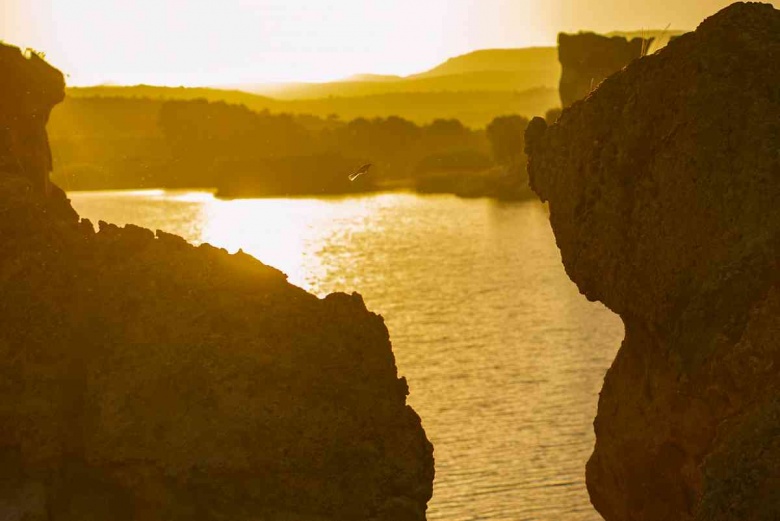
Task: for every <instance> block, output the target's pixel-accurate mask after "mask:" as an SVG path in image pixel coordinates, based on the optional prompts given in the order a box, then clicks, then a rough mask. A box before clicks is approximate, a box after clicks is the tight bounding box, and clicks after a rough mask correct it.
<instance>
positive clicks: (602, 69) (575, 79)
mask: <svg viewBox="0 0 780 521" xmlns="http://www.w3.org/2000/svg"><path fill="white" fill-rule="evenodd" d="M652 41H653V39H652V38H649V39H642V38H634V39H632V40H631V41H628V40H626V39H625V38H623V37H622V36H613V37H611V38H609V37H607V36H601V35H599V34H595V33H579V34H566V33H560V34H559V35H558V60H559V61H560V62H561V67H562V71H561V83H560V94H561V104H562V105H563V106H564V107H568V106H569V105H571V104H572V103H574V102H575V101H577V100H580V99H583V98H584V97H585V96H587V95H588V94H589V93H590V92H591V91H592V90H593V89H594V88H596V86H598V84H599V83H601V82H602V81H604V78H607V77H609V76H611V75H612V74H614V73H616V72H617V71H619V70H620V69H622V68H623V67H625V66H626V65H627V64H628V63H629V62H631V60H635V59H636V58H639V57H640V56H641V55H642V50H643V49H647V47H649V46H650V44H651V43H652Z"/></svg>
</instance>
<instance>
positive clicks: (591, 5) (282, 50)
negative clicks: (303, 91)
mask: <svg viewBox="0 0 780 521" xmlns="http://www.w3.org/2000/svg"><path fill="white" fill-rule="evenodd" d="M779 1H780V0H779ZM729 3H730V2H729V1H726V0H653V1H652V2H637V1H636V0H602V1H594V0H381V1H378V0H338V1H336V0H0V39H2V40H4V41H6V42H10V43H13V44H16V45H19V46H22V47H33V48H35V49H38V50H41V51H44V52H45V53H46V55H47V58H48V60H49V61H50V62H52V63H53V64H54V65H56V66H57V67H59V68H60V69H62V70H63V71H64V72H66V73H68V74H69V79H68V83H69V84H71V85H79V84H81V85H84V84H97V83H105V82H112V83H120V84H137V83H148V84H160V85H214V84H231V83H245V82H249V83H252V82H264V81H291V80H294V81H322V80H327V79H334V78H341V77H345V76H348V75H351V74H354V73H358V72H373V73H380V74H409V73H413V72H418V71H421V70H425V69H427V68H430V67H431V66H433V65H436V64H437V63H438V62H441V61H443V60H445V59H447V58H449V57H451V56H454V55H457V54H462V53H465V52H468V51H471V50H475V49H484V48H495V47H527V46H534V45H554V43H555V38H556V34H557V33H558V32H559V31H569V32H571V31H578V30H584V29H587V30H595V31H601V32H608V31H612V30H616V29H620V30H624V29H625V30H634V29H642V28H661V29H662V28H664V27H666V26H667V25H668V24H671V26H672V28H680V29H693V28H695V27H696V25H698V23H699V22H700V21H701V20H702V19H703V18H704V17H706V16H709V15H710V14H713V13H715V12H716V11H718V10H719V9H721V8H722V7H725V6H726V5H728V4H729ZM775 5H777V4H776V3H775Z"/></svg>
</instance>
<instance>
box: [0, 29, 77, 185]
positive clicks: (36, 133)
mask: <svg viewBox="0 0 780 521" xmlns="http://www.w3.org/2000/svg"><path fill="white" fill-rule="evenodd" d="M64 98H65V80H64V78H63V76H62V73H61V72H60V71H58V70H57V69H55V68H54V67H52V66H51V65H49V64H48V63H46V62H45V61H43V60H42V59H41V58H40V57H39V56H38V55H37V54H36V53H34V52H29V53H28V55H27V56H25V55H23V54H22V53H21V51H20V50H19V49H18V48H16V47H11V46H8V45H4V44H2V43H0V175H3V174H5V173H9V172H10V173H16V174H21V175H23V176H24V177H27V178H28V179H29V180H30V181H31V183H32V185H33V186H34V187H35V189H36V190H38V191H40V192H42V193H48V190H49V173H50V172H51V151H50V150H49V140H48V138H47V136H46V122H47V121H48V120H49V113H50V112H51V109H52V108H53V107H54V105H56V104H57V103H59V102H60V101H62V100H63V99H64Z"/></svg>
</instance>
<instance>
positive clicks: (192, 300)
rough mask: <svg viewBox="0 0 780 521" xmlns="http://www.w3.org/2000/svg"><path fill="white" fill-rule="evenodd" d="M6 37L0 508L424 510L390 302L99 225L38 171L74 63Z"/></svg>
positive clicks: (426, 469)
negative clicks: (326, 289)
mask: <svg viewBox="0 0 780 521" xmlns="http://www.w3.org/2000/svg"><path fill="white" fill-rule="evenodd" d="M9 49H10V48H7V47H2V48H0V68H2V69H3V70H2V71H0V72H1V73H0V78H1V79H0V93H2V94H3V98H2V99H3V101H2V102H0V112H2V113H0V122H2V123H3V124H4V125H5V126H4V127H3V133H2V138H3V140H4V141H3V143H2V144H3V147H4V148H0V245H1V247H0V395H1V396H2V397H3V398H2V401H0V518H2V519H3V520H7V521H17V520H18V521H21V520H26V521H35V520H47V521H70V520H72V521H88V520H94V521H108V520H111V521H121V520H127V521H130V520H139V521H140V520H143V521H153V520H160V521H163V520H165V521H175V520H194V519H197V520H214V521H216V520H227V519H230V520H234V521H238V520H260V519H262V520H269V521H277V520H278V521H281V520H285V521H292V520H300V521H310V520H318V521H330V520H333V521H336V520H339V521H341V520H354V521H363V520H366V519H372V520H387V521H390V520H393V521H396V520H402V521H405V520H409V521H412V520H414V521H420V520H424V519H425V510H426V503H427V501H428V500H429V499H430V497H431V494H432V484H433V455H432V452H433V451H432V446H431V444H430V442H429V441H428V440H427V439H426V436H425V433H424V431H423V429H422V426H421V423H420V418H419V417H418V416H417V414H416V413H415V412H414V411H413V410H412V409H411V407H409V406H408V405H406V396H407V394H408V388H407V385H406V381H405V380H404V379H403V378H400V379H399V378H398V375H397V370H396V366H395V360H394V357H393V353H392V349H391V345H390V340H389V338H388V332H387V329H386V328H385V325H384V322H383V320H382V318H381V317H380V316H378V315H376V314H374V313H371V312H369V311H368V310H367V309H366V307H365V305H364V304H363V301H362V299H361V297H360V296H359V295H357V294H353V295H346V294H333V295H329V296H328V297H326V298H324V299H318V298H316V297H314V296H313V295H310V294H307V293H306V292H305V291H303V290H301V289H299V288H297V287H294V286H292V285H291V284H289V283H288V282H287V280H286V277H285V276H284V274H282V273H281V272H279V271H278V270H276V269H273V268H271V267H268V266H265V265H264V264H262V263H260V262H258V261H257V260H255V259H254V258H252V257H250V256H248V255H245V254H243V253H240V252H239V253H237V254H234V255H230V254H228V253H227V252H226V251H224V250H221V249H218V248H214V247H212V246H209V245H201V246H199V247H194V246H192V245H190V244H188V243H186V242H185V241H184V240H183V239H181V238H180V237H177V236H174V235H170V234H167V233H164V232H161V231H157V232H156V233H154V232H152V231H150V230H147V229H143V228H139V227H136V226H132V225H127V226H125V227H124V228H118V227H116V226H113V225H110V224H106V223H100V231H99V232H97V233H96V232H95V230H94V228H93V225H92V224H91V223H89V222H88V221H85V220H79V218H78V216H77V215H76V213H75V212H74V211H73V209H72V208H71V207H70V205H69V203H68V202H67V200H66V199H65V197H64V194H62V192H61V191H58V190H55V191H53V192H52V191H51V190H47V189H46V188H45V185H44V183H42V182H41V179H46V180H48V170H47V169H45V167H46V166H47V165H48V163H46V161H47V159H46V155H45V154H46V153H47V150H48V148H47V144H46V143H47V142H46V134H45V127H44V124H45V122H44V120H45V115H48V109H50V108H51V107H50V105H49V104H52V105H53V103H54V102H56V100H58V99H61V94H62V85H61V84H60V87H59V89H60V90H59V91H57V87H56V85H54V87H52V85H53V84H56V83H57V81H58V80H57V78H59V79H60V80H61V77H62V76H61V74H59V73H58V72H56V73H54V72H52V71H53V70H54V69H51V68H50V67H49V66H48V65H45V64H44V62H43V61H42V60H40V58H38V57H37V56H36V57H30V58H24V57H23V56H22V55H21V53H19V52H18V49H17V50H9ZM12 51H13V52H15V53H16V54H12ZM8 53H11V54H8ZM8 56H12V57H11V58H8ZM20 60H24V61H20ZM44 65H45V66H44ZM50 69H51V70H50ZM41 71H43V73H42V75H41V74H39V73H40V72H41ZM52 78H53V81H54V83H51V81H50V80H51V79H52ZM19 88H21V89H23V90H24V92H17V89H19ZM36 93H37V94H36ZM6 96H8V97H6ZM14 96H15V97H14ZM36 96H37V97H36ZM25 97H29V98H30V100H32V98H35V100H32V101H31V102H30V103H29V104H28V105H29V106H28V105H25V107H28V108H30V107H32V108H30V110H27V109H26V108H24V107H22V109H24V110H21V109H20V107H19V105H17V104H15V102H14V103H11V102H8V103H6V101H8V100H9V99H11V100H12V101H13V100H17V101H18V100H19V99H22V98H25ZM17 98H18V99H17ZM25 99H26V98H25ZM36 100H37V101H36ZM28 101H29V100H28ZM47 107H48V109H47ZM42 122H44V123H42ZM20 136H21V137H23V138H24V139H21V138H20ZM41 154H44V155H43V156H41ZM30 161H32V162H30ZM29 165H32V166H31V167H28V166H29ZM43 174H46V176H45V177H42V175H43Z"/></svg>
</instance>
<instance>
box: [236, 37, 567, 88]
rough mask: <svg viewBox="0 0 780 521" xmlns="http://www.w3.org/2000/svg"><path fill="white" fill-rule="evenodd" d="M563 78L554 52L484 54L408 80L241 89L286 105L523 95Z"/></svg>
mask: <svg viewBox="0 0 780 521" xmlns="http://www.w3.org/2000/svg"><path fill="white" fill-rule="evenodd" d="M560 74H561V67H560V65H559V63H558V54H557V50H556V48H555V47H532V48H527V49H486V50H481V51H474V52H471V53H468V54H464V55H462V56H456V57H454V58H450V59H449V60H447V61H446V62H444V63H442V64H441V65H438V66H436V67H434V68H433V69H430V70H428V71H425V72H421V73H419V74H413V75H411V76H406V77H400V76H383V75H373V74H358V75H355V76H352V77H350V78H347V79H345V80H340V81H333V82H327V83H287V84H268V85H264V84H259V85H247V86H242V87H241V89H242V90H247V91H249V92H253V93H256V94H261V95H265V96H272V97H274V98H276V99H285V100H300V99H315V98H327V97H330V96H334V97H353V96H374V95H378V94H393V93H408V92H417V93H429V92H455V91H474V90H481V91H524V90H529V89H534V88H538V87H550V88H557V84H558V79H559V78H560Z"/></svg>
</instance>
